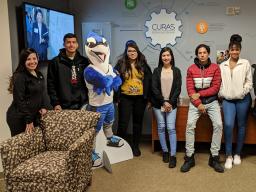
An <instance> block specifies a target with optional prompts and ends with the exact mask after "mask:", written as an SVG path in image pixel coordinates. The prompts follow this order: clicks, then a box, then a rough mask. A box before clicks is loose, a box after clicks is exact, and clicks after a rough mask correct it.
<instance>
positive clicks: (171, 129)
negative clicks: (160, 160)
mask: <svg viewBox="0 0 256 192" xmlns="http://www.w3.org/2000/svg"><path fill="white" fill-rule="evenodd" d="M153 110H154V113H155V116H156V121H157V130H158V136H159V140H160V144H161V147H162V150H163V152H168V148H167V144H166V136H165V128H167V131H168V135H169V141H170V151H171V152H170V155H171V156H175V155H176V148H177V137H176V129H175V123H176V113H177V108H176V109H174V110H173V111H171V112H161V110H160V109H157V108H153Z"/></svg>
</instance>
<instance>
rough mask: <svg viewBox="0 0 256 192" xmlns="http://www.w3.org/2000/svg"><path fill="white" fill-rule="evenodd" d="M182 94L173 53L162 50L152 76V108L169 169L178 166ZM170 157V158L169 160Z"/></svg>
mask: <svg viewBox="0 0 256 192" xmlns="http://www.w3.org/2000/svg"><path fill="white" fill-rule="evenodd" d="M180 92H181V73H180V70H179V69H178V68H177V67H175V61H174V56H173V52H172V50H171V49H170V48H169V47H165V48H163V49H162V50H161V52H160V55H159V63H158V67H157V68H156V69H155V70H154V72H153V76H152V98H151V101H152V106H153V111H154V114H155V116H156V120H157V128H158V136H159V140H160V144H161V147H162V150H163V161H164V162H165V163H168V162H169V167H170V168H173V167H175V166H176V145H177V138H176V129H175V122H176V113H177V100H178V97H179V95H180ZM165 128H167V131H168V136H169V141H170V153H169V152H168V147H167V144H166V136H165ZM169 156H170V158H169Z"/></svg>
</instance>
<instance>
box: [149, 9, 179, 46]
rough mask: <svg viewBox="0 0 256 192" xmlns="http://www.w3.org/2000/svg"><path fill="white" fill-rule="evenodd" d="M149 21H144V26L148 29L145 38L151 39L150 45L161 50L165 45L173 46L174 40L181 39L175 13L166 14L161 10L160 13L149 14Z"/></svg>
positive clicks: (164, 10)
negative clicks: (158, 46)
mask: <svg viewBox="0 0 256 192" xmlns="http://www.w3.org/2000/svg"><path fill="white" fill-rule="evenodd" d="M150 16H151V20H149V21H146V23H145V26H146V27H147V28H148V30H147V32H146V37H148V38H151V44H152V45H154V46H156V45H157V44H159V45H160V47H161V48H163V47H165V46H166V45H167V44H171V45H172V46H174V45H175V44H176V38H177V37H181V35H182V32H181V31H180V30H179V28H180V26H182V24H181V21H180V20H176V13H174V12H171V13H170V14H169V13H167V12H166V9H161V11H160V13H159V14H157V13H155V12H153V13H151V15H150Z"/></svg>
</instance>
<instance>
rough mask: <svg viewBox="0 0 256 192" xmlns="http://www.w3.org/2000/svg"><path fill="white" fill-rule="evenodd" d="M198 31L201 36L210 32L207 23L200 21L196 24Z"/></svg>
mask: <svg viewBox="0 0 256 192" xmlns="http://www.w3.org/2000/svg"><path fill="white" fill-rule="evenodd" d="M196 31H197V32H198V33H201V34H204V33H206V32H207V31H208V24H207V23H206V21H204V20H202V21H199V22H198V23H197V24H196Z"/></svg>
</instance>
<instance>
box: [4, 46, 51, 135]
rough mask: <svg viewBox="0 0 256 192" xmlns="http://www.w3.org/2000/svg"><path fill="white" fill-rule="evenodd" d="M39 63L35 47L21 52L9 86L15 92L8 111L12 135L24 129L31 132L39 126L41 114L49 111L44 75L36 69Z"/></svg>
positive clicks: (10, 90)
mask: <svg viewBox="0 0 256 192" xmlns="http://www.w3.org/2000/svg"><path fill="white" fill-rule="evenodd" d="M37 65H38V54H37V52H36V51H35V50H34V49H31V48H28V49H25V50H23V51H22V52H21V54H20V59H19V65H18V67H17V69H16V70H15V72H14V73H13V76H12V77H11V79H10V84H9V88H8V90H9V92H10V93H12V94H13V102H12V104H11V106H10V107H9V108H8V111H7V123H8V125H9V127H10V130H11V136H15V135H17V134H19V133H22V132H24V131H26V132H27V133H31V132H32V131H33V129H34V127H35V126H38V124H39V120H40V115H44V114H45V113H46V112H47V111H46V105H47V103H46V102H47V101H46V94H45V90H46V89H45V82H44V77H43V75H42V73H40V72H39V71H37V70H36V68H37Z"/></svg>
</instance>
